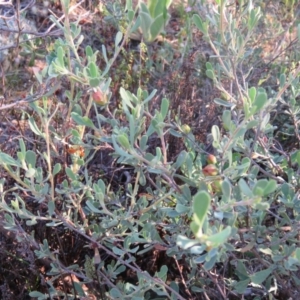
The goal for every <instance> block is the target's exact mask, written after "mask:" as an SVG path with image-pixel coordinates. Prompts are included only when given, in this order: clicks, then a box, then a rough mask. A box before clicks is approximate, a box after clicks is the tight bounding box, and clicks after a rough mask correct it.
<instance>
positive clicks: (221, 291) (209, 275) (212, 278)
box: [203, 268, 227, 300]
mask: <svg viewBox="0 0 300 300" xmlns="http://www.w3.org/2000/svg"><path fill="white" fill-rule="evenodd" d="M203 270H204V268H203ZM204 271H205V272H206V274H207V275H208V277H209V278H210V279H211V280H212V281H213V282H214V284H215V285H216V286H217V288H218V290H219V292H220V294H221V295H222V298H223V299H224V300H225V299H227V297H226V295H225V294H224V292H223V290H222V289H221V287H220V285H219V283H218V281H217V280H216V279H215V278H214V277H213V276H212V275H211V274H210V272H209V271H206V270H204Z"/></svg>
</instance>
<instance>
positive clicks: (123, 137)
mask: <svg viewBox="0 0 300 300" xmlns="http://www.w3.org/2000/svg"><path fill="white" fill-rule="evenodd" d="M117 141H118V143H119V144H120V145H121V146H122V147H123V148H124V149H125V150H129V149H130V148H131V146H130V143H129V140H128V136H127V135H126V134H125V133H122V134H119V135H118V136H117Z"/></svg>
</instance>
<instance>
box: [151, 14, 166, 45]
mask: <svg viewBox="0 0 300 300" xmlns="http://www.w3.org/2000/svg"><path fill="white" fill-rule="evenodd" d="M164 25H165V18H164V16H163V14H161V15H159V16H157V17H156V18H155V19H154V20H153V22H152V23H151V26H150V32H149V33H150V36H149V39H148V42H153V41H154V40H155V39H156V38H157V37H158V35H159V34H160V33H161V32H162V30H163V28H164Z"/></svg>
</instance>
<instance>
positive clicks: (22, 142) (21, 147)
mask: <svg viewBox="0 0 300 300" xmlns="http://www.w3.org/2000/svg"><path fill="white" fill-rule="evenodd" d="M19 145H20V150H21V152H22V154H23V156H24V157H25V155H26V146H25V143H24V140H23V139H19Z"/></svg>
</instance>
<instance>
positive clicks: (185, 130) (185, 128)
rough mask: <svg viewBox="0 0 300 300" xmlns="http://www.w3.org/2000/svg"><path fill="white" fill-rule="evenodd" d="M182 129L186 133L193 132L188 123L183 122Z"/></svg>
mask: <svg viewBox="0 0 300 300" xmlns="http://www.w3.org/2000/svg"><path fill="white" fill-rule="evenodd" d="M181 130H182V131H183V132H184V133H185V134H189V133H190V132H191V127H190V126H189V125H187V124H183V125H182V126H181Z"/></svg>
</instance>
